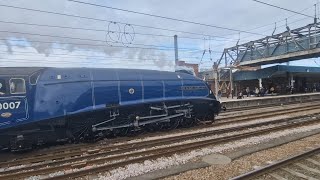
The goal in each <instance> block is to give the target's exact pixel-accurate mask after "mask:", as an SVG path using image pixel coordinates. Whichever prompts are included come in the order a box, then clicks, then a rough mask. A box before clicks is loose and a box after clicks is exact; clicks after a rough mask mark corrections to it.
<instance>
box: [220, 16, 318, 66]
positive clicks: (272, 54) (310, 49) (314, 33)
mask: <svg viewBox="0 0 320 180" xmlns="http://www.w3.org/2000/svg"><path fill="white" fill-rule="evenodd" d="M319 25H320V23H318V22H315V23H312V24H308V25H306V26H303V27H300V28H297V29H293V30H291V29H290V28H289V27H288V26H287V27H286V28H287V30H286V31H285V32H282V33H280V34H276V35H271V36H267V37H264V38H262V39H258V40H255V41H250V42H247V43H244V44H240V45H236V46H234V47H230V48H226V49H224V51H223V54H222V56H221V57H220V59H218V61H217V63H215V66H216V68H217V67H218V66H219V65H220V63H221V62H222V61H225V66H226V67H228V66H259V65H264V64H271V63H282V62H289V61H293V60H299V59H305V58H313V57H319V56H320V26H319Z"/></svg>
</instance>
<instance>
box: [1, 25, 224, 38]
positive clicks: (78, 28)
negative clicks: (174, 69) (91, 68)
mask: <svg viewBox="0 0 320 180" xmlns="http://www.w3.org/2000/svg"><path fill="white" fill-rule="evenodd" d="M0 23H6V24H15V25H27V26H38V27H49V28H60V29H70V30H84V31H95V32H106V30H105V29H93V28H82V27H70V26H61V25H49V24H36V23H25V22H14V21H4V20H0ZM113 32H116V33H122V32H119V31H113ZM135 34H137V35H143V36H159V37H167V38H172V37H173V35H171V36H170V35H164V34H152V33H141V32H135ZM214 37H216V38H223V39H225V37H222V36H214ZM179 39H196V40H203V38H200V37H199V38H198V37H188V36H179ZM216 40H217V41H225V40H221V39H216Z"/></svg>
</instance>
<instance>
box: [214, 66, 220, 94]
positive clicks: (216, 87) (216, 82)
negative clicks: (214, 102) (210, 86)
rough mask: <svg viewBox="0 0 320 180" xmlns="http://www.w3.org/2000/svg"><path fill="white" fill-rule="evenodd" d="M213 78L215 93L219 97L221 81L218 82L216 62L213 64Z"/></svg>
mask: <svg viewBox="0 0 320 180" xmlns="http://www.w3.org/2000/svg"><path fill="white" fill-rule="evenodd" d="M213 78H214V93H215V95H216V97H217V96H218V91H219V83H218V65H217V63H216V62H215V63H214V64H213Z"/></svg>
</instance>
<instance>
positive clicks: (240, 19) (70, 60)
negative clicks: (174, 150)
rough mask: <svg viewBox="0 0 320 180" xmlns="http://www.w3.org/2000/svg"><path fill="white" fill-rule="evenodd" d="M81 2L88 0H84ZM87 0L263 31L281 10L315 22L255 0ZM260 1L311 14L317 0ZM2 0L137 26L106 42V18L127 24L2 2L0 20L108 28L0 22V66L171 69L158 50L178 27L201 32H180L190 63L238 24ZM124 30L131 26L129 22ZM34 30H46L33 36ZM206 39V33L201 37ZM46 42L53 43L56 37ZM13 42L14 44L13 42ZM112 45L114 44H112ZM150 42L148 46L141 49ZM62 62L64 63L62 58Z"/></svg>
mask: <svg viewBox="0 0 320 180" xmlns="http://www.w3.org/2000/svg"><path fill="white" fill-rule="evenodd" d="M83 1H86V2H89V1H88V0H83ZM90 2H91V3H97V4H102V5H108V6H113V7H118V8H124V9H129V10H134V11H140V12H145V13H151V14H157V15H162V16H168V17H174V18H178V19H185V20H189V21H195V22H201V23H206V24H212V25H217V26H222V27H228V28H234V29H241V30H248V31H252V32H255V33H260V34H265V35H270V34H271V33H272V31H273V29H274V25H273V24H274V22H275V21H281V22H278V23H277V32H282V31H284V30H285V27H284V24H285V21H284V19H285V18H286V17H290V18H288V24H289V26H290V27H291V28H295V27H299V26H302V25H306V24H308V23H311V22H312V21H313V19H312V18H306V17H304V16H301V15H295V14H293V13H290V12H286V11H283V10H280V9H276V8H272V7H268V6H265V5H262V4H259V3H256V2H254V1H252V0H231V1H225V0H200V1H185V0H174V1H166V0H134V1H133V0H131V1H129V0H113V1H111V0H95V1H90ZM265 2H268V3H271V4H275V5H278V6H281V7H286V8H288V9H291V10H295V11H299V12H300V11H301V12H303V13H305V14H309V15H313V14H314V8H313V4H314V3H317V2H316V1H315V0H304V1H298V0H294V1H292V0H281V1H276V0H268V1H265ZM0 4H2V5H13V6H19V7H25V8H33V9H40V10H45V11H53V12H59V13H67V14H73V15H79V16H85V17H91V18H96V19H105V20H108V21H116V22H119V21H120V22H123V23H127V24H130V25H131V27H133V29H134V31H135V38H134V40H133V41H132V44H127V43H126V40H125V38H124V36H123V34H121V37H122V40H120V41H119V42H110V41H111V40H112V39H110V37H109V36H107V34H106V33H107V30H108V26H109V25H110V28H111V30H110V29H109V30H110V31H115V30H116V29H117V28H120V31H123V29H124V26H125V25H124V24H116V25H115V24H112V23H111V24H110V23H108V22H102V21H93V20H86V19H81V18H72V17H67V16H60V15H53V14H46V13H39V12H32V11H25V10H19V9H12V8H8V7H0V21H11V22H21V23H33V24H42V25H55V26H66V27H77V28H88V29H98V30H105V32H103V31H85V30H74V29H73V30H72V29H62V28H48V27H39V26H27V25H14V24H9V23H0V39H1V40H0V41H2V42H1V44H3V45H0V51H1V53H0V58H1V59H0V63H1V66H15V65H17V66H28V65H32V66H40V65H45V66H95V67H96V66H97V67H101V66H103V67H126V68H132V67H133V68H151V69H161V70H172V68H173V60H174V53H173V50H171V49H170V50H159V49H161V47H172V46H173V35H175V34H177V35H178V36H179V37H192V38H199V39H184V38H179V47H181V48H185V49H181V51H180V52H179V55H180V59H183V60H185V61H187V62H194V63H199V62H200V58H201V56H202V52H203V50H204V49H208V48H209V46H210V47H211V49H212V50H214V53H213V54H212V55H211V58H212V59H213V61H216V59H217V58H218V57H219V56H220V55H221V53H219V52H221V51H222V50H223V48H224V47H228V46H233V45H235V43H236V41H237V39H238V36H239V35H238V32H236V31H227V30H221V29H217V28H210V27H205V26H199V25H194V24H188V23H181V22H176V21H170V20H164V19H159V18H154V17H147V16H143V15H137V14H132V13H127V12H121V11H116V10H110V9H104V8H99V7H93V6H87V5H81V4H77V3H74V2H68V1H66V0H3V1H1V3H0ZM302 10H303V11H302ZM132 24H137V25H144V26H152V27H159V28H167V29H174V30H178V31H189V32H195V33H199V34H210V35H212V36H224V37H225V38H212V39H211V40H210V41H209V40H208V37H206V36H198V35H192V34H185V33H178V32H170V31H162V30H156V29H149V28H142V27H139V26H135V25H132ZM264 25H267V26H265V27H262V28H259V29H255V28H256V27H260V26H264ZM127 28H128V27H127ZM127 30H130V28H128V29H127ZM6 31H7V32H6ZM110 31H109V33H110ZM12 32H20V33H25V34H18V33H12ZM130 33H131V31H128V35H130ZM146 33H147V34H161V35H166V36H172V38H171V37H159V36H145V35H141V34H146ZM31 34H41V35H46V36H35V35H31ZM110 34H111V35H110V36H111V37H113V39H115V38H114V37H117V36H115V35H117V34H115V33H110ZM49 35H50V36H60V37H71V39H70V38H58V37H48V36H49ZM119 35H120V34H119ZM128 37H129V36H127V38H128ZM261 37H263V36H259V35H252V34H245V33H241V34H240V42H247V41H249V40H253V39H256V38H261ZM204 38H206V39H207V40H202V39H204ZM79 39H90V40H79ZM106 40H108V43H106V42H105V41H106ZM44 42H47V43H44ZM50 42H54V44H52V43H50ZM13 44H14V45H19V46H11V45H13ZM80 44H81V45H80ZM134 44H135V45H134ZM136 44H138V45H136ZM110 45H112V46H113V47H110ZM150 45H152V46H150ZM115 46H117V47H115ZM118 46H119V47H118ZM137 46H139V47H143V48H144V49H142V48H139V49H133V48H132V47H137ZM128 47H129V48H128ZM130 47H131V48H130ZM150 47H152V48H153V49H146V48H150ZM162 49H163V48H162ZM165 49H168V48H165ZM112 57H113V59H112ZM126 58H127V59H126ZM8 59H12V60H8ZM60 61H63V62H62V63H60ZM90 62H94V63H90ZM306 62H308V63H310V64H309V65H316V64H315V63H314V61H313V60H312V61H311V60H309V61H306ZM212 63H213V62H212V61H210V55H209V54H206V56H205V57H204V59H203V64H202V65H201V67H202V68H207V67H210V66H211V65H212ZM298 64H299V63H298ZM300 64H301V63H300ZM303 64H305V63H303Z"/></svg>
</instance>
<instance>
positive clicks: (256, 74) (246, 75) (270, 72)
mask: <svg viewBox="0 0 320 180" xmlns="http://www.w3.org/2000/svg"><path fill="white" fill-rule="evenodd" d="M290 73H291V74H293V75H294V76H300V77H319V76H320V67H308V66H288V65H276V66H272V67H267V68H263V69H258V70H255V71H237V72H235V73H233V80H234V81H243V80H255V79H268V78H276V77H286V76H288V74H290Z"/></svg>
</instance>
